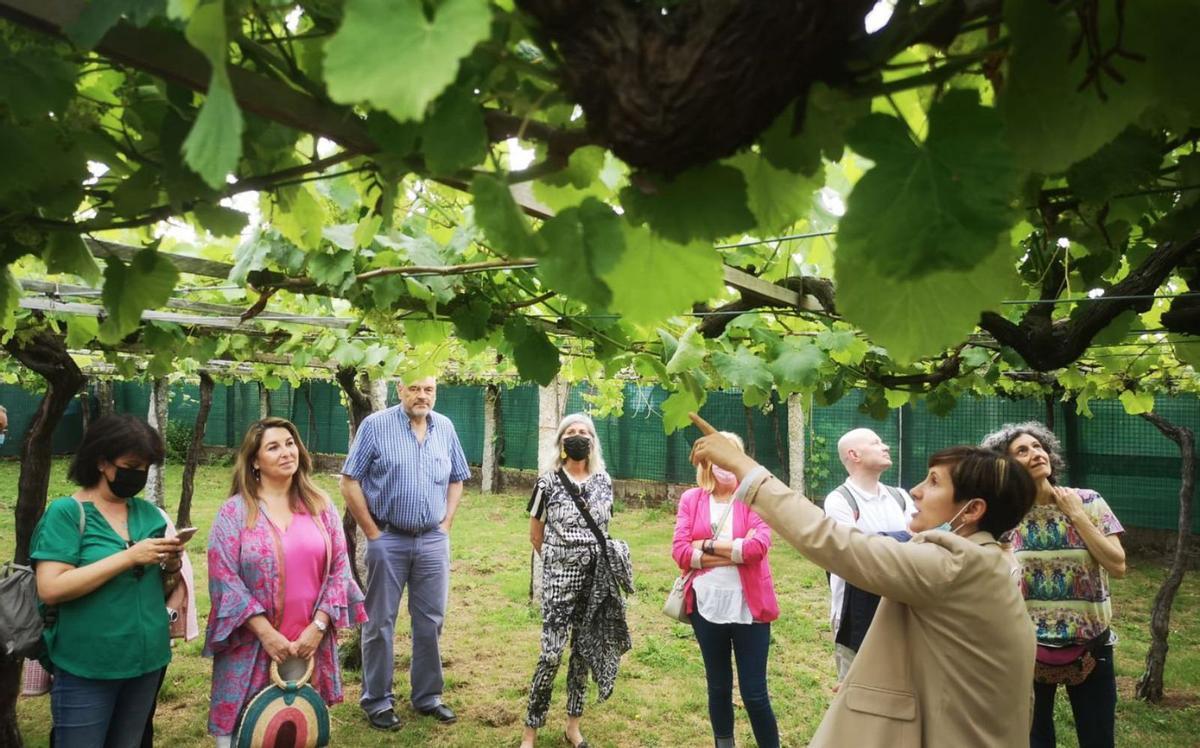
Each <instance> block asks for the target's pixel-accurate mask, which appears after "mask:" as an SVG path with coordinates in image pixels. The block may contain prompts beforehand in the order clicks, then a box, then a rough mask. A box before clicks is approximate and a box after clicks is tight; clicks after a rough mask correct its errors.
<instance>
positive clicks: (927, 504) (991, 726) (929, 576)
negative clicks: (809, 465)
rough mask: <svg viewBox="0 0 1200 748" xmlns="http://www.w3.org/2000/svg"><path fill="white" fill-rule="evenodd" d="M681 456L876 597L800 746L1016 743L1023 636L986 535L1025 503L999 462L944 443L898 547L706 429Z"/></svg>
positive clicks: (1003, 527) (1018, 475) (1027, 671)
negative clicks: (707, 469) (808, 738)
mask: <svg viewBox="0 0 1200 748" xmlns="http://www.w3.org/2000/svg"><path fill="white" fill-rule="evenodd" d="M692 420H693V421H694V422H695V423H696V425H697V426H698V427H699V428H700V430H701V431H702V432H703V433H704V436H703V437H702V438H701V439H699V440H698V441H697V442H696V443H695V445H694V446H693V447H692V461H693V462H694V463H698V462H710V463H712V464H714V465H718V466H720V467H722V468H725V469H726V470H730V471H732V472H734V473H735V474H736V475H737V476H738V480H739V487H738V490H737V492H736V494H735V497H736V498H737V499H739V500H741V501H743V502H744V503H746V504H747V505H748V506H750V507H751V508H753V509H754V511H755V512H757V513H758V514H759V516H761V517H762V518H763V519H764V520H766V522H767V524H768V525H770V526H771V529H772V530H774V531H775V532H776V533H778V534H779V535H780V536H782V537H783V538H784V539H786V540H787V541H788V542H789V543H791V544H792V545H793V546H795V547H796V548H797V549H798V550H799V551H800V552H801V553H803V554H804V555H805V556H807V557H808V558H809V559H810V560H812V561H813V562H815V563H816V564H818V565H819V566H821V567H823V568H825V569H828V570H829V571H832V572H833V573H835V574H837V575H839V576H841V577H842V578H844V579H845V580H846V581H848V582H850V583H851V584H853V585H854V586H856V587H859V588H860V589H864V590H867V591H869V592H873V593H875V594H877V595H880V596H881V597H883V600H882V601H881V602H880V604H879V609H878V611H877V612H876V614H875V619H874V622H873V623H872V624H871V629H870V631H869V632H868V633H867V638H866V640H865V641H864V642H863V645H862V648H861V649H860V650H859V653H858V657H857V658H855V660H854V664H853V666H851V668H850V672H849V673H848V674H847V677H846V680H845V682H844V683H843V685H842V688H841V690H840V691H839V692H838V694H837V696H836V697H835V698H834V701H833V704H831V705H830V707H829V711H828V712H826V714H825V718H824V720H823V721H822V722H821V725H820V727H819V728H818V729H817V733H816V735H814V736H813V739H812V742H811V743H810V745H812V746H844V745H856V746H863V747H864V748H866V747H868V746H882V745H886V746H889V747H891V746H895V747H897V748H906V747H907V746H931V747H932V746H967V745H970V746H1014V748H1015V747H1016V746H1024V745H1028V741H1029V722H1030V701H1031V690H1030V689H1031V681H1032V678H1033V653H1034V632H1033V627H1032V625H1031V624H1030V622H1029V616H1028V615H1027V614H1026V612H1025V604H1024V601H1023V600H1022V599H1021V595H1020V592H1019V590H1018V589H1017V585H1016V581H1015V580H1014V579H1013V577H1012V565H1011V563H1010V561H1009V560H1008V559H1007V558H1006V556H1005V554H1004V553H1003V551H1002V550H1001V548H1000V545H999V543H997V542H996V538H997V537H998V536H999V535H1000V534H1001V533H1003V532H1005V531H1007V530H1010V529H1012V528H1013V527H1014V526H1015V525H1016V524H1017V522H1018V521H1019V520H1020V519H1021V517H1023V516H1024V515H1025V513H1026V512H1027V511H1028V510H1029V507H1030V506H1031V505H1032V503H1033V497H1034V486H1033V483H1032V481H1031V480H1030V478H1029V474H1028V472H1027V471H1026V470H1024V469H1023V468H1021V466H1020V465H1018V464H1017V463H1016V462H1014V461H1013V460H1012V458H1010V457H1008V456H1006V455H1001V454H998V453H996V452H992V451H990V450H984V449H981V448H979V447H953V448H951V449H946V450H943V451H941V452H938V453H936V454H935V455H933V457H931V458H930V460H929V473H928V475H927V476H926V478H925V480H924V481H923V482H922V483H921V484H920V485H919V486H917V487H916V488H914V489H913V490H912V492H911V493H912V497H913V500H914V501H915V503H916V506H917V513H916V514H915V515H913V518H912V520H911V522H910V525H909V529H911V530H912V531H913V533H914V536H913V538H912V540H911V541H909V542H907V543H900V542H897V541H896V540H893V539H892V538H889V537H884V536H880V535H867V534H864V533H862V532H860V531H858V530H857V529H854V528H851V527H848V526H846V525H840V524H838V523H836V522H834V521H833V520H830V519H828V518H827V517H825V515H824V513H823V512H822V511H821V509H820V508H818V507H817V506H815V505H814V504H812V503H811V502H810V501H809V500H808V499H806V498H804V497H803V496H802V495H800V494H798V493H796V492H794V491H792V490H791V489H790V488H788V487H787V486H786V485H785V484H783V483H782V482H780V481H779V480H776V479H775V478H773V477H772V476H771V475H770V473H768V472H767V470H766V469H765V468H763V467H762V466H760V465H758V464H757V463H755V462H754V460H753V459H752V458H750V457H748V456H747V455H745V454H743V453H742V452H740V451H738V450H737V448H736V447H734V446H733V445H732V444H730V443H729V441H728V440H726V439H725V438H724V437H722V436H720V435H719V434H717V433H716V432H715V431H714V430H713V428H712V427H711V426H709V425H708V424H707V423H706V422H705V421H704V420H703V419H701V418H700V417H699V416H696V415H694V414H693V416H692Z"/></svg>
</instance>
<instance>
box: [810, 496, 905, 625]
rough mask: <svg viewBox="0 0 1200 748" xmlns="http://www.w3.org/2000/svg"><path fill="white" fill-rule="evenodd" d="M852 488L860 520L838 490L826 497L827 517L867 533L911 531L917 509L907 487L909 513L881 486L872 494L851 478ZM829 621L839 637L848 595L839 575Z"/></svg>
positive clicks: (833, 581)
mask: <svg viewBox="0 0 1200 748" xmlns="http://www.w3.org/2000/svg"><path fill="white" fill-rule="evenodd" d="M842 485H843V486H846V487H847V488H848V489H850V493H851V494H853V495H854V500H855V501H857V502H858V521H857V522H855V521H854V512H852V511H850V502H848V501H846V497H845V496H842V494H841V492H840V491H838V490H836V489H835V490H833V491H830V492H829V495H828V496H826V497H825V515H826V516H828V517H831V518H832V519H834V520H836V521H838V522H841V523H842V524H845V525H852V526H854V527H857V528H858V529H860V530H862V531H863V532H866V533H871V534H874V533H880V532H897V531H900V530H907V529H908V520H909V519H910V518H911V517H912V516H913V514H915V513H916V511H917V507H916V505H915V504H913V500H912V497H911V496H909V495H908V492H907V491H905V490H904V489H903V488H902V489H900V493H901V494H903V495H904V506H905V510H904V511H903V512H901V511H900V505H899V504H897V503H896V500H895V499H894V498H892V495H891V494H889V493H888V492H887V489H885V488H884V487H883V484H882V483H880V484H879V486H878V487H877V491H878V492H877V493H875V494H868V493H867V492H866V491H864V490H863V489H861V488H859V487H858V486H856V485H854V483H852V482H851V481H850V479H849V478H847V479H846V482H845V483H843V484H842ZM829 593H830V594H829V622H830V624H831V625H832V626H833V631H834V633H835V634H836V633H837V630H838V624H840V623H841V619H842V601H843V597H844V596H845V594H846V580H844V579H842V578H841V577H839V576H838V575H837V574H830V575H829Z"/></svg>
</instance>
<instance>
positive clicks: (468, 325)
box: [450, 295, 492, 340]
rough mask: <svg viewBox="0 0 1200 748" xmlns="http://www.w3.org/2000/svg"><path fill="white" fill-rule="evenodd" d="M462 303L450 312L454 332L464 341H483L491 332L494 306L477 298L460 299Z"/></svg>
mask: <svg viewBox="0 0 1200 748" xmlns="http://www.w3.org/2000/svg"><path fill="white" fill-rule="evenodd" d="M459 298H460V299H461V300H462V303H460V304H456V305H455V306H454V307H453V308H452V309H451V310H450V321H451V322H453V323H454V331H455V332H456V333H457V335H458V337H460V338H462V339H463V340H482V339H483V338H486V337H487V334H488V332H489V331H490V330H491V328H490V324H491V317H492V305H491V303H490V302H489V301H488V300H487V299H482V298H479V297H477V296H473V295H472V296H469V297H459Z"/></svg>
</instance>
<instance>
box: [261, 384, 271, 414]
mask: <svg viewBox="0 0 1200 748" xmlns="http://www.w3.org/2000/svg"><path fill="white" fill-rule="evenodd" d="M270 415H271V391H270V390H268V389H267V388H266V385H264V384H263V383H262V382H259V383H258V417H259V418H260V419H261V418H267V417H268V416H270Z"/></svg>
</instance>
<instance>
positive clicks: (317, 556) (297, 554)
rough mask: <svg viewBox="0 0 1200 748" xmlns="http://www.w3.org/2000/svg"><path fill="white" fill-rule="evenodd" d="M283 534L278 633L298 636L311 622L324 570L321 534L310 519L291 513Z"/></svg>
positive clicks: (295, 637)
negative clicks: (281, 611)
mask: <svg viewBox="0 0 1200 748" xmlns="http://www.w3.org/2000/svg"><path fill="white" fill-rule="evenodd" d="M282 535H283V585H282V586H283V621H282V622H281V624H280V627H279V633H281V634H283V635H284V636H286V637H287V639H288V641H295V640H296V639H297V638H299V636H300V634H301V633H303V632H304V629H305V628H307V627H308V624H310V623H312V619H313V612H314V610H315V609H316V607H317V596H318V595H320V594H321V576H322V575H323V574H324V573H325V537H324V536H323V535H321V531H320V530H319V529H317V525H316V523H315V522H314V521H313V518H312V517H310V516H309V515H307V514H299V513H297V514H295V515H294V516H293V517H292V524H290V525H288V529H287V532H285V533H282Z"/></svg>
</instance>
